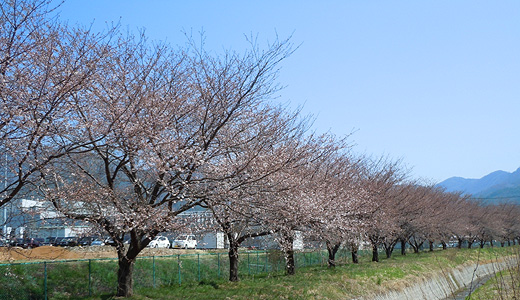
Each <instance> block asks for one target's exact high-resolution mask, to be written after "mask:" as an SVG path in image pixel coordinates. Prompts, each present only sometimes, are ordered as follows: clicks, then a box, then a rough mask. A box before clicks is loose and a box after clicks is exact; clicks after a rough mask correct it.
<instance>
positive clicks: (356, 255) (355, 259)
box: [350, 249, 359, 264]
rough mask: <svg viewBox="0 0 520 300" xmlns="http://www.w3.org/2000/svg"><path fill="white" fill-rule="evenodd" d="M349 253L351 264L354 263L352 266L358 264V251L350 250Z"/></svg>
mask: <svg viewBox="0 0 520 300" xmlns="http://www.w3.org/2000/svg"><path fill="white" fill-rule="evenodd" d="M350 252H351V254H352V263H354V264H357V263H359V259H358V254H357V252H358V250H357V249H352V251H350Z"/></svg>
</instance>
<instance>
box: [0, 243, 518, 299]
mask: <svg viewBox="0 0 520 300" xmlns="http://www.w3.org/2000/svg"><path fill="white" fill-rule="evenodd" d="M513 249H515V248H513V247H509V248H484V249H460V250H459V249H448V250H446V251H441V250H436V251H434V252H433V253H430V252H420V253H418V254H414V253H408V254H407V255H406V256H401V255H400V254H399V253H394V255H393V257H392V258H391V259H382V260H381V262H379V263H373V262H371V261H370V259H371V255H370V253H368V252H365V253H361V255H360V263H359V264H352V263H348V261H349V253H348V252H346V251H343V252H341V253H339V265H338V266H337V267H336V268H334V269H329V268H327V267H326V256H325V253H324V252H319V253H318V252H317V253H299V254H298V255H297V256H296V263H297V269H296V275H294V276H286V275H284V271H283V270H284V264H283V256H282V255H281V254H280V253H279V252H277V251H271V252H269V253H267V254H266V253H262V252H252V253H249V252H243V253H241V254H240V264H239V276H240V279H241V281H240V282H238V283H231V282H228V281H227V277H228V272H229V267H228V264H229V261H228V259H227V255H225V254H219V255H217V254H201V255H197V254H190V255H179V256H171V257H165V258H159V257H155V258H152V257H147V258H140V259H138V260H137V263H136V265H135V271H134V297H133V298H132V299H208V298H210V299H348V298H353V297H358V296H362V295H364V294H366V291H374V292H384V291H386V290H391V289H400V288H402V287H404V286H407V285H410V284H413V283H414V282H416V281H417V279H418V278H422V277H426V276H429V275H431V274H432V273H435V272H442V271H443V270H445V271H447V270H448V269H449V268H452V267H454V266H457V265H461V264H469V263H475V262H477V261H480V262H489V261H493V260H495V259H496V258H497V257H500V256H507V255H511V254H512V252H513ZM89 269H90V291H91V292H92V295H93V296H92V297H89V284H88V282H89V276H88V274H89ZM0 272H2V274H7V275H8V276H3V277H1V276H0V286H1V287H2V290H4V291H8V292H7V293H8V295H14V296H11V298H9V297H5V296H6V295H0V298H1V299H4V298H6V299H31V298H32V299H41V298H43V295H44V292H43V289H42V287H43V285H44V282H43V273H44V270H43V264H41V263H40V264H26V265H15V266H0ZM179 273H180V277H179ZM116 274H117V261H116V260H91V261H90V266H89V261H76V262H67V263H47V275H48V279H47V286H48V296H49V298H50V299H111V298H112V295H114V293H115V287H116ZM154 275H155V276H154ZM8 289H9V290H8ZM2 296H4V297H2Z"/></svg>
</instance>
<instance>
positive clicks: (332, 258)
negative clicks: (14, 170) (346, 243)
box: [325, 241, 341, 268]
mask: <svg viewBox="0 0 520 300" xmlns="http://www.w3.org/2000/svg"><path fill="white" fill-rule="evenodd" d="M325 243H326V244H327V251H328V252H329V260H328V264H329V268H334V267H335V266H336V252H338V249H339V247H340V245H341V244H339V243H338V244H332V243H331V242H329V241H326V242H325Z"/></svg>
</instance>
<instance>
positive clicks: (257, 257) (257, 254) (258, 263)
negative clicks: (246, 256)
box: [256, 251, 260, 274]
mask: <svg viewBox="0 0 520 300" xmlns="http://www.w3.org/2000/svg"><path fill="white" fill-rule="evenodd" d="M259 255H260V254H259V253H258V251H257V252H256V274H258V266H259V265H260V260H259Z"/></svg>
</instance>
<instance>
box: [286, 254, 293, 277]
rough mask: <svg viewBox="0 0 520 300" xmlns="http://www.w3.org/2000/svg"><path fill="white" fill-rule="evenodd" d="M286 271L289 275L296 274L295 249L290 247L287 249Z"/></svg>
mask: <svg viewBox="0 0 520 300" xmlns="http://www.w3.org/2000/svg"><path fill="white" fill-rule="evenodd" d="M285 260H286V265H285V272H286V274H287V275H294V274H295V265H294V250H293V249H290V250H287V251H285Z"/></svg>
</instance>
